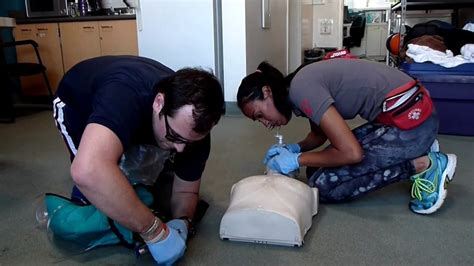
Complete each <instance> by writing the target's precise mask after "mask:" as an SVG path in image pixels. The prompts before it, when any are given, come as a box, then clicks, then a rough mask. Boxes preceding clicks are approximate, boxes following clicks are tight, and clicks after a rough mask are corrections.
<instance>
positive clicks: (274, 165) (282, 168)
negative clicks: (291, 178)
mask: <svg viewBox="0 0 474 266" xmlns="http://www.w3.org/2000/svg"><path fill="white" fill-rule="evenodd" d="M278 152H279V154H278V155H275V156H273V157H272V158H271V159H270V160H269V161H268V162H267V168H270V169H272V170H274V171H277V172H280V173H282V174H285V175H286V174H288V173H290V172H292V171H294V170H297V169H298V168H300V164H299V162H298V157H299V156H300V154H301V153H292V152H290V151H289V150H287V149H284V148H281V149H279V150H278Z"/></svg>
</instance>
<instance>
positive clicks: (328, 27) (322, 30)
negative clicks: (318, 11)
mask: <svg viewBox="0 0 474 266" xmlns="http://www.w3.org/2000/svg"><path fill="white" fill-rule="evenodd" d="M333 24H334V20H333V19H327V18H323V19H319V34H331V33H332V27H333Z"/></svg>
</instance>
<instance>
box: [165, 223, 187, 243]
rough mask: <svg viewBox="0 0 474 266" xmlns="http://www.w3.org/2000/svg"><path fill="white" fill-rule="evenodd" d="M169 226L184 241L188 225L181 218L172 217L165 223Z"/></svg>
mask: <svg viewBox="0 0 474 266" xmlns="http://www.w3.org/2000/svg"><path fill="white" fill-rule="evenodd" d="M166 225H167V226H168V227H169V228H173V229H176V230H177V231H178V233H179V235H180V236H181V238H182V239H183V240H184V241H186V239H187V238H188V226H187V224H186V221H184V220H183V219H174V220H171V221H169V222H167V223H166Z"/></svg>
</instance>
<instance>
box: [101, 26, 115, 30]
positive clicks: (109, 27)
mask: <svg viewBox="0 0 474 266" xmlns="http://www.w3.org/2000/svg"><path fill="white" fill-rule="evenodd" d="M100 27H101V28H102V29H113V28H114V26H100Z"/></svg>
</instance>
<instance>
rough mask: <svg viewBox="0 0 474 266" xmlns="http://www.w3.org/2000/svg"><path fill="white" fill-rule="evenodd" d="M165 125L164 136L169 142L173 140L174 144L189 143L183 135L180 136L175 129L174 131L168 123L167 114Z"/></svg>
mask: <svg viewBox="0 0 474 266" xmlns="http://www.w3.org/2000/svg"><path fill="white" fill-rule="evenodd" d="M165 125H166V135H165V138H166V139H167V140H169V141H171V142H174V143H176V144H186V145H188V144H191V141H190V140H187V139H185V138H183V137H181V136H180V135H179V134H178V133H176V131H174V130H173V129H172V128H171V127H170V124H169V123H168V116H167V115H165Z"/></svg>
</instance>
